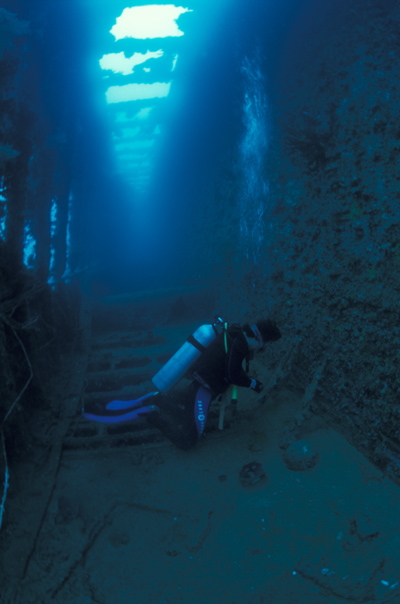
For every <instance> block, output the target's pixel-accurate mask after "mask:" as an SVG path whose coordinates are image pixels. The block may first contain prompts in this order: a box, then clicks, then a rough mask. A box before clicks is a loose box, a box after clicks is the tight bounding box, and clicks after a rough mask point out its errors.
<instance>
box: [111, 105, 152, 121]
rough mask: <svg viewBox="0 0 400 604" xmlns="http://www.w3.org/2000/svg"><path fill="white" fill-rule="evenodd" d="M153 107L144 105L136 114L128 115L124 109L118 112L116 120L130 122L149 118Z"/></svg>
mask: <svg viewBox="0 0 400 604" xmlns="http://www.w3.org/2000/svg"><path fill="white" fill-rule="evenodd" d="M153 109H154V107H143V108H142V109H140V110H139V111H137V113H135V115H128V114H127V113H126V112H124V111H118V113H116V116H115V122H117V123H129V122H135V121H137V120H144V119H147V118H148V117H149V115H150V113H151V112H152V110H153Z"/></svg>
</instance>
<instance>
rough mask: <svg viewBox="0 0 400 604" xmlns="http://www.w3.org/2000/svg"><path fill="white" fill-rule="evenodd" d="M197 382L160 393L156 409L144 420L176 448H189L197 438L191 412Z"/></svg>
mask: <svg viewBox="0 0 400 604" xmlns="http://www.w3.org/2000/svg"><path fill="white" fill-rule="evenodd" d="M197 390H198V384H195V385H194V384H193V383H192V384H190V386H188V388H185V389H184V390H183V391H180V392H175V393H173V394H167V395H163V394H162V395H160V398H159V399H158V400H157V410H156V411H154V412H153V413H150V414H149V415H148V416H147V417H146V420H147V422H148V423H149V424H151V425H152V426H154V427H155V428H158V429H159V430H161V432H162V433H163V434H164V436H166V437H167V438H168V440H170V441H171V442H172V443H173V444H174V445H175V446H176V447H178V449H190V448H191V447H193V446H194V445H195V444H196V442H197V440H198V432H197V426H196V421H195V416H194V412H193V408H194V401H195V395H196V392H197Z"/></svg>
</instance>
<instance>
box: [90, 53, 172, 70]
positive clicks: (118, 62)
mask: <svg viewBox="0 0 400 604" xmlns="http://www.w3.org/2000/svg"><path fill="white" fill-rule="evenodd" d="M163 54H164V52H163V51H162V50H156V51H155V52H150V50H148V51H147V52H146V53H141V52H135V53H133V55H132V56H131V57H127V56H126V55H125V53H124V52H111V53H109V54H106V55H103V56H102V57H101V59H100V61H99V63H100V67H101V68H102V69H103V70H108V71H112V72H114V73H121V74H122V75H131V74H133V72H134V70H135V67H136V66H137V65H142V64H143V63H146V61H148V60H149V59H159V58H160V57H162V56H163ZM146 71H150V69H146Z"/></svg>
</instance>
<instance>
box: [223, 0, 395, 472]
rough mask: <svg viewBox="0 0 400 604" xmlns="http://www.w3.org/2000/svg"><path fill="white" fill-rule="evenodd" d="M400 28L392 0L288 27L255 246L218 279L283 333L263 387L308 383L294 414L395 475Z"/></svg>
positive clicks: (336, 6)
mask: <svg viewBox="0 0 400 604" xmlns="http://www.w3.org/2000/svg"><path fill="white" fill-rule="evenodd" d="M308 17H310V15H308ZM399 32H400V9H399V7H398V4H397V3H395V2H390V1H389V2H385V3H382V2H374V1H371V2H365V1H363V2H358V1H357V2H349V3H347V4H346V6H344V5H343V4H342V3H341V2H337V3H335V2H333V3H332V7H331V9H330V10H328V9H327V10H325V11H322V13H321V14H319V15H318V14H317V15H315V14H314V15H313V18H312V19H311V18H304V19H303V20H302V21H301V22H300V21H299V22H297V24H295V25H294V27H293V29H292V31H290V32H289V33H288V38H287V41H286V46H285V48H283V49H282V52H281V56H282V57H283V58H282V62H281V64H280V66H279V75H278V77H277V78H276V80H275V87H274V86H271V98H272V103H271V112H272V121H273V129H274V139H273V142H272V144H271V147H270V151H269V156H268V158H267V159H266V166H265V171H266V172H265V174H266V177H267V178H268V180H269V183H270V193H269V197H268V199H267V203H268V207H269V210H268V212H267V213H266V222H265V242H264V250H263V258H262V260H261V261H260V263H259V265H256V266H254V265H251V264H247V265H246V266H245V268H244V269H243V270H242V269H241V268H240V267H241V264H242V265H243V262H242V263H241V262H240V257H239V254H237V255H236V257H235V262H234V269H235V270H234V271H233V276H234V278H233V279H231V278H228V279H227V280H226V281H225V283H224V288H223V289H222V290H221V306H225V307H226V308H228V311H229V313H230V314H231V316H232V317H237V316H238V315H239V316H241V317H246V315H248V314H249V313H256V314H265V313H272V314H273V315H274V316H275V317H276V319H277V320H278V322H279V325H280V327H281V328H282V331H283V333H284V336H285V337H284V338H283V339H282V341H281V342H280V344H279V346H278V348H275V349H274V350H275V351H276V354H275V353H272V352H271V353H270V358H268V360H267V364H268V366H269V369H270V376H271V378H272V380H271V386H272V385H273V384H274V383H275V382H278V383H286V384H287V383H291V384H293V385H297V386H298V387H300V388H302V389H303V390H304V391H305V393H306V394H305V398H304V409H303V413H301V414H300V416H299V417H298V418H297V419H296V422H295V426H296V427H297V428H298V429H299V430H301V425H302V424H303V423H304V421H305V420H306V419H307V418H310V417H311V416H313V415H315V414H316V415H321V416H324V417H325V418H328V419H329V420H330V421H332V422H334V423H335V424H336V425H338V426H339V427H340V429H341V430H342V431H344V432H345V433H346V434H347V436H348V437H349V438H350V439H351V440H352V441H353V442H354V443H355V444H356V445H357V446H358V447H359V448H361V449H362V450H363V451H364V452H365V453H366V454H367V455H369V456H370V457H371V458H372V459H373V460H374V461H375V462H376V463H378V464H379V465H380V467H382V469H386V470H387V471H388V473H389V474H391V475H392V476H393V477H395V478H396V477H397V478H400V427H399V420H400V402H399V399H398V390H399V385H400V369H399V355H400V347H399V344H400V326H399V305H398V301H399V293H400V238H399V235H400V230H399V218H400V188H399V182H400V170H399V168H400V126H399V125H400V102H399V99H400V80H399V77H398V74H399V73H400V71H399V70H400V35H399ZM232 183H233V179H231V181H230V182H229V183H227V184H226V189H227V192H228V193H229V192H231V191H232V189H233V184H232ZM225 253H226V252H225ZM227 294H228V295H227ZM274 372H277V373H276V380H274V379H273V376H274Z"/></svg>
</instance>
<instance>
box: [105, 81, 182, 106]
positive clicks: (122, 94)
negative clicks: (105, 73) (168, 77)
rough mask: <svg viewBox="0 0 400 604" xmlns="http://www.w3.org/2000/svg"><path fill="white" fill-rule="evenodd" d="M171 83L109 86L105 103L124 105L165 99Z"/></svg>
mask: <svg viewBox="0 0 400 604" xmlns="http://www.w3.org/2000/svg"><path fill="white" fill-rule="evenodd" d="M170 87H171V82H154V84H125V86H110V88H108V89H107V92H106V99H107V103H126V102H128V101H141V100H146V99H155V98H162V97H166V96H168V94H169V89H170Z"/></svg>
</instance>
